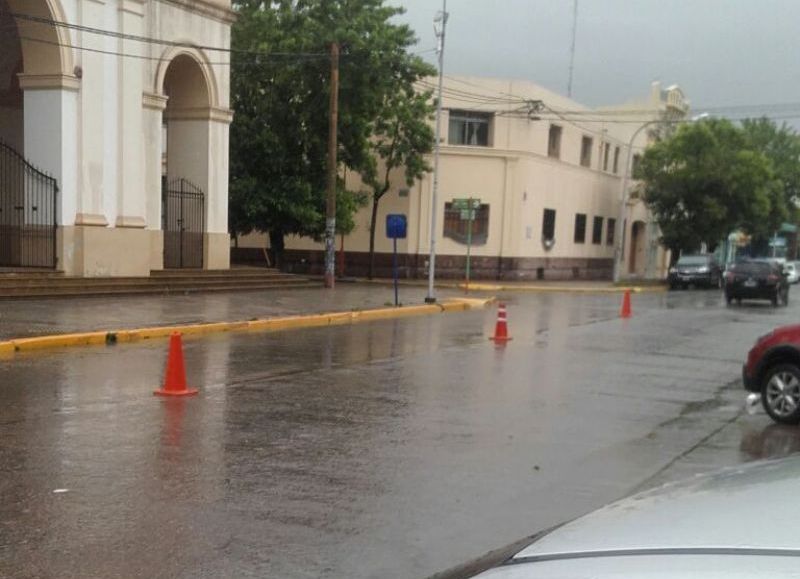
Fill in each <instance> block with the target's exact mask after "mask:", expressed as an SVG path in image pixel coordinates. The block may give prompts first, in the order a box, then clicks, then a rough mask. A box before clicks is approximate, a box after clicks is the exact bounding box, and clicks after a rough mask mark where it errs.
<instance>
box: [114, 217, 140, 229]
mask: <svg viewBox="0 0 800 579" xmlns="http://www.w3.org/2000/svg"><path fill="white" fill-rule="evenodd" d="M114 226H115V227H119V228H124V229H144V228H145V227H147V223H146V222H145V220H144V217H126V216H124V215H120V216H118V217H117V220H116V222H115V223H114Z"/></svg>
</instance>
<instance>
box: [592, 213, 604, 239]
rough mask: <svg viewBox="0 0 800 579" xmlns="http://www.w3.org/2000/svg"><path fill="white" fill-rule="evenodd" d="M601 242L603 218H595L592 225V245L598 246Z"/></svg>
mask: <svg viewBox="0 0 800 579" xmlns="http://www.w3.org/2000/svg"><path fill="white" fill-rule="evenodd" d="M602 242H603V218H602V217H595V218H594V223H593V225H592V243H594V244H595V245H600V244H601V243H602Z"/></svg>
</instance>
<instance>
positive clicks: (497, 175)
mask: <svg viewBox="0 0 800 579" xmlns="http://www.w3.org/2000/svg"><path fill="white" fill-rule="evenodd" d="M433 83H434V81H433V80H432V81H431V84H433ZM444 85H445V91H444V99H443V106H444V109H445V111H444V118H443V119H442V122H443V128H444V130H443V143H442V148H441V161H440V186H439V195H438V207H437V212H436V213H437V224H436V232H437V233H436V234H437V261H436V271H437V276H438V277H442V278H460V277H462V276H463V274H464V267H465V255H466V241H467V235H466V234H467V222H466V221H465V220H464V219H463V218H462V217H463V213H462V212H461V211H459V209H458V207H457V200H459V199H467V198H470V197H472V198H475V199H480V207H479V209H478V210H477V212H476V215H475V222H474V224H473V229H472V243H473V247H472V256H473V259H472V271H473V276H474V277H476V278H484V279H505V280H516V279H524V280H531V279H545V280H547V279H557V280H564V279H610V278H611V274H612V268H613V259H614V255H615V244H616V242H617V240H618V236H619V235H622V236H623V239H624V242H625V243H624V245H625V247H624V251H625V260H624V263H625V266H624V269H623V277H626V278H627V277H632V278H644V277H651V278H656V277H664V276H665V275H666V269H667V267H668V255H667V252H665V251H664V249H663V248H662V247H661V245H660V244H659V243H658V239H659V234H658V231H657V228H656V227H655V225H654V224H653V223H652V218H651V216H650V213H649V211H648V210H647V208H646V207H645V205H644V203H643V202H642V200H641V198H640V196H639V195H638V189H637V187H636V183H635V182H631V183H630V191H631V193H632V194H631V198H630V200H629V202H628V203H627V204H626V207H625V213H624V216H623V223H619V219H620V206H621V198H620V194H621V177H622V174H623V172H624V171H625V170H626V168H625V161H626V159H627V149H628V143H629V141H630V139H631V136H632V135H633V134H634V132H635V131H636V130H637V129H638V128H640V127H641V126H642V124H643V123H645V122H647V121H649V120H655V119H680V118H683V117H684V116H685V115H686V114H687V112H688V103H687V102H686V100H685V99H684V97H683V94H682V93H681V91H680V89H678V88H677V87H670V88H669V89H666V90H662V89H661V87H660V85H659V84H658V83H654V85H653V87H652V91H651V93H650V94H649V95H648V97H647V98H646V99H644V100H643V101H641V102H633V103H626V104H625V105H621V106H619V107H616V108H604V109H589V108H587V107H585V106H583V105H581V104H579V103H576V102H575V101H572V100H570V99H568V98H566V97H563V96H561V95H558V94H556V93H553V92H551V91H548V90H546V89H544V88H542V87H540V86H537V85H535V84H533V83H531V82H526V81H509V80H496V79H486V78H474V77H452V78H451V77H446V78H445V82H444ZM525 103H527V104H525ZM538 103H541V104H542V105H543V106H541V105H539V104H538ZM581 119H585V120H581ZM598 121H600V122H598ZM652 138H653V135H652V134H650V133H648V132H647V131H643V132H642V133H641V135H640V136H639V138H638V139H637V140H636V142H635V143H634V145H633V146H634V156H633V160H634V161H633V162H634V163H636V162H637V159H638V157H639V155H640V153H641V151H642V150H643V149H644V147H646V145H647V144H648V142H649V140H650V139H652ZM401 173H402V172H401V171H398V172H397V175H396V182H395V183H394V185H393V187H392V189H391V191H390V193H388V194H387V195H386V196H385V197H384V198H383V199H382V200H381V203H380V206H379V218H378V230H377V235H376V250H377V252H378V256H377V259H376V263H377V265H378V271H377V272H376V273H377V274H378V275H383V276H385V275H388V274H389V272H390V265H391V255H390V252H391V243H390V241H389V240H387V239H386V237H385V231H384V230H385V217H386V215H387V214H389V213H403V214H405V215H407V216H408V232H409V233H408V239H406V240H403V241H401V242H400V244H399V251H400V252H401V254H402V255H401V266H402V268H403V274H404V275H405V276H408V277H422V276H424V275H425V274H426V271H427V262H428V251H429V247H430V215H431V191H432V176H431V175H427V176H426V177H425V178H423V179H422V180H421V181H420V182H418V183H416V184H415V185H414V186H413V187H411V188H408V187H406V185H405V183H404V182H403V177H402V174H401ZM347 182H348V186H350V187H351V188H358V187H359V186H360V182H359V180H358V177H357V176H353V175H350V174H348V175H347ZM370 212H371V209H370V207H369V206H368V207H366V208H364V210H362V211H361V212H360V213H359V214H358V216H357V218H356V221H357V227H356V230H355V231H354V232H353V233H352V234H351V235H348V236H346V237H345V238H344V247H345V253H346V259H345V262H346V273H347V274H349V275H363V274H364V273H365V271H366V264H367V253H366V252H367V250H368V240H369V218H370ZM266 243H267V241H266V238H265V236H249V237H247V238H243V239H241V240H239V249H235V250H234V255H235V256H238V258H239V259H248V256H249V259H253V260H258V259H262V260H263V258H262V257H261V256H260V252H259V251H257V250H256V249H255V248H257V247H262V246H264V245H265V244H266ZM286 247H287V251H286V259H287V262H288V264H289V267H291V268H293V269H294V270H296V271H313V272H319V271H321V266H322V245H321V244H319V243H316V242H314V241H313V240H311V239H306V238H295V237H291V238H288V239H287V243H286ZM248 248H252V249H248Z"/></svg>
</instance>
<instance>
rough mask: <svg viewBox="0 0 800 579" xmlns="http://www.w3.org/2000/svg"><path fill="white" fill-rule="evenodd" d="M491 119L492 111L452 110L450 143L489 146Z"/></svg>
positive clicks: (449, 133) (449, 132)
mask: <svg viewBox="0 0 800 579" xmlns="http://www.w3.org/2000/svg"><path fill="white" fill-rule="evenodd" d="M491 121H492V113H480V112H473V111H458V110H452V111H450V124H449V131H448V143H449V144H451V145H471V146H473V147H488V146H489V129H490V125H491Z"/></svg>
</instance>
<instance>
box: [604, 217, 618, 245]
mask: <svg viewBox="0 0 800 579" xmlns="http://www.w3.org/2000/svg"><path fill="white" fill-rule="evenodd" d="M616 229H617V220H616V219H613V218H611V217H609V218H608V221H606V245H614V231H616Z"/></svg>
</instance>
